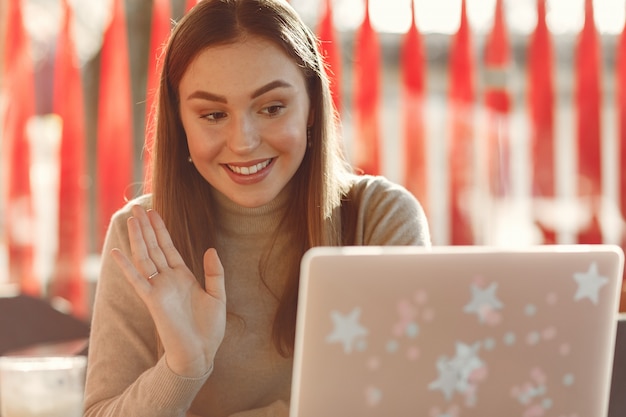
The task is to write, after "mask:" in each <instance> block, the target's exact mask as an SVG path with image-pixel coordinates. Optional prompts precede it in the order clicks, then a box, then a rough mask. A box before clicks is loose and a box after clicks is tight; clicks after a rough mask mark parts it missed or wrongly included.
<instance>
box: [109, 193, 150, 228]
mask: <svg viewBox="0 0 626 417" xmlns="http://www.w3.org/2000/svg"><path fill="white" fill-rule="evenodd" d="M136 205H140V206H143V207H145V208H146V209H149V208H152V194H143V195H141V196H139V197H136V198H133V199H132V200H129V201H128V202H126V204H124V205H123V206H122V207H121V208H120V209H119V210H117V211H116V212H115V213H113V216H111V222H110V224H109V230H108V233H107V234H109V235H110V234H111V233H115V231H116V230H118V229H120V228H123V230H124V235H125V234H126V232H125V231H126V221H127V220H128V218H129V217H131V215H132V214H131V209H132V208H133V206H136Z"/></svg>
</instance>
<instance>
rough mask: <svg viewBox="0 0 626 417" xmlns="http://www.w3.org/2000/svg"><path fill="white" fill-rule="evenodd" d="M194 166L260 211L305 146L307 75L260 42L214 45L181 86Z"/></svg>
mask: <svg viewBox="0 0 626 417" xmlns="http://www.w3.org/2000/svg"><path fill="white" fill-rule="evenodd" d="M179 94H180V114H181V118H182V123H183V127H184V128H185V132H186V134H187V143H188V146H189V152H190V156H191V159H192V160H193V163H194V165H195V166H196V168H197V169H198V171H199V172H200V174H201V175H202V176H203V177H204V179H205V180H206V181H207V182H209V183H210V184H211V185H212V186H213V187H214V188H216V189H217V190H218V191H220V192H221V193H222V194H224V195H226V196H227V197H228V198H230V199H231V200H232V201H234V202H235V203H237V204H239V205H241V206H245V207H259V206H261V205H263V204H266V203H268V202H270V201H271V200H272V199H274V198H275V197H276V196H277V195H278V193H279V192H280V191H281V190H282V189H283V188H284V187H285V185H286V184H287V183H288V182H289V180H290V179H291V178H292V177H293V175H294V174H295V172H296V170H297V169H298V167H299V166H300V163H301V162H302V159H303V158H304V154H305V151H306V148H307V133H306V131H307V124H308V120H309V109H310V101H309V96H308V93H307V90H306V83H305V79H304V75H303V73H302V71H301V70H300V68H299V67H298V66H297V65H296V63H295V62H294V61H293V60H292V59H291V58H290V57H289V56H288V55H287V54H286V53H285V52H284V51H283V50H282V49H281V48H280V47H279V46H277V45H275V44H274V43H272V42H270V41H267V40H265V39H263V38H259V37H254V36H251V37H246V38H245V40H243V41H238V42H236V43H232V44H227V45H220V46H214V47H209V48H207V49H205V50H204V51H202V52H201V53H200V54H199V55H198V56H197V57H196V58H195V59H194V60H193V61H192V62H191V64H190V65H189V67H188V68H187V70H186V72H185V74H184V75H183V78H182V80H181V82H180V85H179Z"/></svg>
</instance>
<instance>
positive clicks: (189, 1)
mask: <svg viewBox="0 0 626 417" xmlns="http://www.w3.org/2000/svg"><path fill="white" fill-rule="evenodd" d="M198 1H200V0H187V2H186V3H185V13H187V12H188V11H189V10H191V8H192V7H193V6H195V5H196V4H198Z"/></svg>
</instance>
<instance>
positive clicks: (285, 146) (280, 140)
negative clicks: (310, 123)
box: [270, 123, 307, 155]
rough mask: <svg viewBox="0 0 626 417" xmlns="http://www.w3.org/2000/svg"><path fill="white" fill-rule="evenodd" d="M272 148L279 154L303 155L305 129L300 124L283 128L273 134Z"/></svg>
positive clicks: (305, 141) (305, 139)
mask: <svg viewBox="0 0 626 417" xmlns="http://www.w3.org/2000/svg"><path fill="white" fill-rule="evenodd" d="M271 137H272V139H270V140H271V141H272V147H273V148H274V149H276V150H277V151H280V152H281V153H291V154H294V155H304V151H305V150H306V146H307V138H306V128H305V129H303V128H302V127H300V124H295V123H294V124H292V125H289V126H284V128H283V129H281V130H280V132H274V134H273V135H272V136H271Z"/></svg>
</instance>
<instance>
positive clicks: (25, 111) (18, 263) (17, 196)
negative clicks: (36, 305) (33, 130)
mask: <svg viewBox="0 0 626 417" xmlns="http://www.w3.org/2000/svg"><path fill="white" fill-rule="evenodd" d="M5 12H6V19H5V22H6V31H7V32H6V34H7V37H6V39H7V40H8V41H7V42H5V50H4V57H3V60H2V62H0V65H1V66H2V71H3V74H4V76H3V78H2V81H3V86H2V87H3V90H4V91H5V93H6V99H7V101H6V102H7V108H6V113H5V114H4V115H2V117H3V118H4V123H2V125H3V129H4V131H3V133H2V138H3V143H2V167H3V168H2V169H5V170H6V171H4V173H3V178H4V179H5V180H6V183H5V184H4V185H3V187H2V190H3V192H6V197H5V198H4V201H6V217H5V219H4V220H5V225H6V239H7V247H8V258H9V259H8V261H9V279H10V281H11V282H14V283H19V289H20V291H21V292H22V293H25V294H29V295H32V296H39V295H40V294H41V285H40V283H39V281H38V279H37V277H36V276H35V271H34V265H33V262H34V254H35V251H34V243H35V242H34V238H35V231H34V211H33V202H32V195H31V184H30V166H31V163H30V143H29V139H28V135H27V130H26V128H27V123H28V120H29V119H30V118H31V117H32V116H34V115H35V92H34V70H33V63H32V61H31V53H30V49H31V48H30V39H29V38H28V35H27V33H26V30H25V28H24V24H23V18H22V10H21V2H20V1H7V2H6V3H5Z"/></svg>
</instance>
